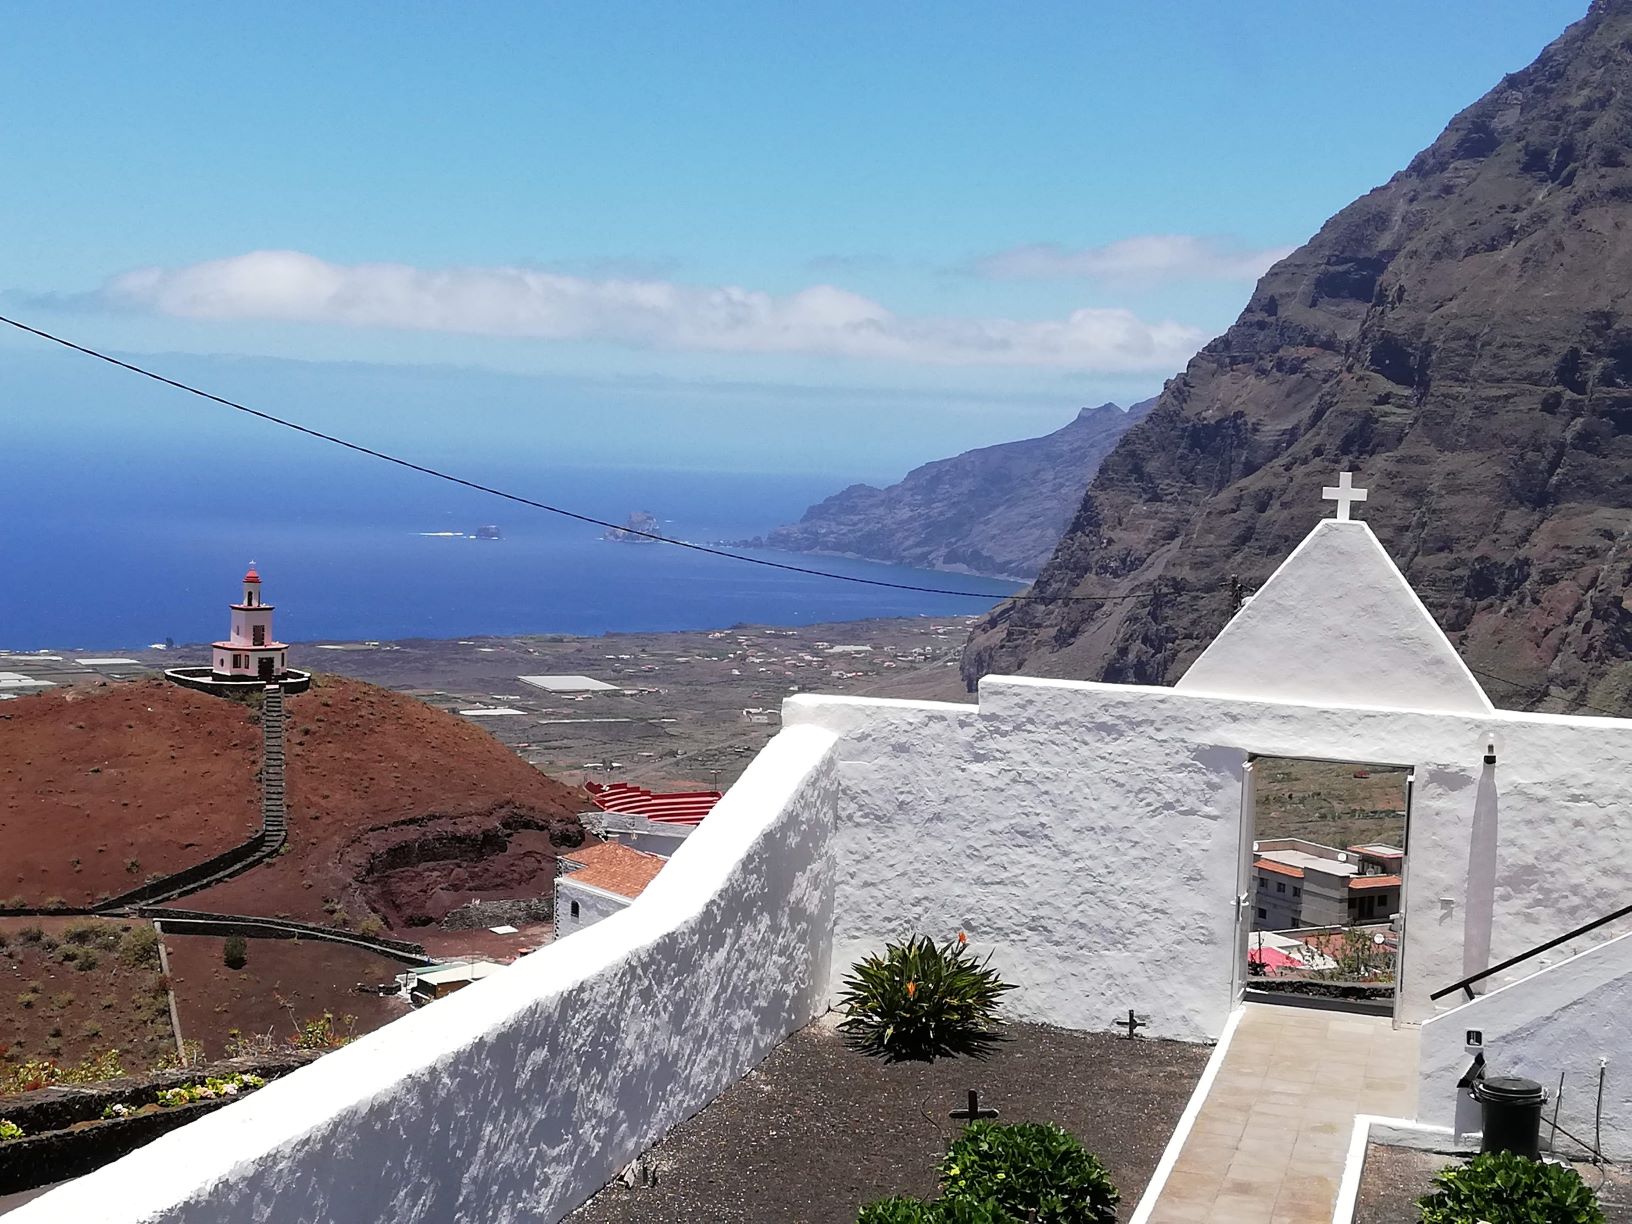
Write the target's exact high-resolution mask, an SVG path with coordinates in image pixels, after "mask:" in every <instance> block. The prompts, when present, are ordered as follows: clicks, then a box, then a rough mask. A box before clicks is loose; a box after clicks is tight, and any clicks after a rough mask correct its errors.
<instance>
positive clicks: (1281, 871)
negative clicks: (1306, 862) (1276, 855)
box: [1252, 858, 1303, 880]
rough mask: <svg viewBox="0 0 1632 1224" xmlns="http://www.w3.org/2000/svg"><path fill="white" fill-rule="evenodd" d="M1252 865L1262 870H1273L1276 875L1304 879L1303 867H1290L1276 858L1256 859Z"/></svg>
mask: <svg viewBox="0 0 1632 1224" xmlns="http://www.w3.org/2000/svg"><path fill="white" fill-rule="evenodd" d="M1252 865H1253V866H1254V867H1256V868H1258V870H1260V871H1273V872H1274V873H1275V874H1276V875H1284V876H1291V877H1292V878H1293V879H1294V880H1301V879H1303V868H1302V867H1288V866H1287V865H1286V864H1285V863H1277V862H1276V861H1275V860H1274V859H1262V858H1261V859H1254V860H1253V863H1252Z"/></svg>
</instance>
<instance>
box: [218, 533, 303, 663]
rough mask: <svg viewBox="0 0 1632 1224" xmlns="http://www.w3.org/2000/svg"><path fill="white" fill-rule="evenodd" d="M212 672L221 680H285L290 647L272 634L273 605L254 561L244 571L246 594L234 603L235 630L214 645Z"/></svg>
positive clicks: (233, 619)
mask: <svg viewBox="0 0 1632 1224" xmlns="http://www.w3.org/2000/svg"><path fill="white" fill-rule="evenodd" d="M211 649H212V651H213V662H212V665H211V667H210V674H211V676H212V677H213V678H214V679H217V680H264V681H266V682H268V683H270V682H272V681H274V680H282V679H283V678H284V676H285V674H286V673H287V672H288V670H289V669H288V654H289V647H288V645H287V644H286V643H284V642H280V641H278V640H277V639H276V638H274V637H273V636H272V605H271V604H269V603H266V602H265V601H264V600H263V599H262V598H261V576H260V575H259V574H257V573H256V572H255V564H254V562H251V563H250V566H249V572H248V573H247V574H245V575H244V598H243V601H242V602H240V603H235V604H233V605H232V632H231V633H230V634H228V636H227V639H226V641H224V642H215V643H213V644H212V647H211Z"/></svg>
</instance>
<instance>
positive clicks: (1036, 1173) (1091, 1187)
mask: <svg viewBox="0 0 1632 1224" xmlns="http://www.w3.org/2000/svg"><path fill="white" fill-rule="evenodd" d="M941 1190H942V1193H943V1194H944V1195H945V1197H946V1198H947V1199H962V1200H964V1201H966V1202H975V1203H985V1202H992V1203H995V1204H997V1205H998V1206H999V1207H1001V1208H1002V1209H1003V1210H1005V1211H1007V1212H1008V1213H1009V1214H1010V1215H1012V1216H1014V1217H1015V1218H1016V1219H1018V1220H1026V1221H1032V1222H1034V1224H1116V1205H1117V1203H1118V1201H1119V1200H1120V1199H1121V1197H1122V1196H1121V1195H1120V1194H1118V1193H1117V1190H1116V1187H1115V1186H1114V1185H1112V1184H1111V1178H1110V1175H1109V1174H1108V1173H1106V1172H1105V1166H1104V1165H1102V1164H1100V1163H1099V1161H1098V1160H1097V1159H1096V1158H1095V1157H1094V1156H1093V1155H1092V1154H1091V1153H1090V1152H1088V1151H1087V1150H1086V1149H1085V1148H1084V1147H1083V1146H1082V1144H1080V1143H1078V1142H1077V1141H1076V1140H1075V1139H1074V1138H1072V1137H1071V1136H1070V1135H1069V1134H1067V1133H1066V1132H1065V1131H1063V1130H1061V1129H1060V1128H1059V1127H1058V1126H1053V1125H1049V1124H1046V1123H1041V1122H1018V1123H1013V1124H1009V1125H1004V1124H1000V1123H997V1122H974V1123H971V1124H970V1125H969V1126H967V1127H965V1128H964V1131H963V1134H961V1135H959V1136H958V1138H957V1139H955V1140H953V1142H952V1146H951V1147H950V1148H948V1149H947V1152H946V1159H945V1160H943V1161H942V1162H941Z"/></svg>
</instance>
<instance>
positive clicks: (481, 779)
mask: <svg viewBox="0 0 1632 1224" xmlns="http://www.w3.org/2000/svg"><path fill="white" fill-rule="evenodd" d="M285 709H286V723H285V758H286V761H287V766H286V769H287V776H286V792H287V796H288V809H289V810H288V824H289V840H288V843H287V846H286V847H285V849H284V851H283V852H282V853H281V854H279V855H277V856H275V857H274V858H272V859H270V860H268V861H267V862H265V863H262V864H260V865H258V866H256V867H253V868H251V869H250V870H249V871H247V872H246V873H245V874H243V875H241V876H238V877H237V878H235V879H231V880H228V881H226V882H224V883H222V884H218V885H215V886H214V887H212V888H209V889H206V890H204V891H201V892H197V893H193V894H191V895H189V896H186V897H182V898H179V899H177V900H176V901H175V902H173V903H172V904H174V905H177V906H181V907H184V908H189V909H203V910H215V911H219V912H230V913H244V914H257V915H264V916H280V915H281V916H286V917H290V918H296V919H301V920H304V921H308V922H319V923H326V924H329V925H342V926H346V925H349V926H352V927H354V928H367V927H369V926H371V925H372V924H371V923H370V918H371V916H372V917H373V918H375V919H377V920H379V921H380V924H381V925H383V926H384V927H387V928H391V929H394V930H395V931H396V932H397V933H398V934H411V932H409V931H407V930H405V928H409V927H414V926H422V925H426V924H428V923H431V922H435V921H438V920H439V919H441V918H442V917H443V916H444V915H445V914H446V913H447V912H448V911H449V910H451V909H453V908H455V907H456V906H459V905H462V904H464V903H465V902H467V901H470V900H483V899H501V898H502V899H510V898H516V897H537V898H545V897H548V896H549V895H550V892H551V889H552V886H553V877H554V873H555V855H556V850H557V848H558V847H563V846H576V845H578V844H580V843H581V842H582V840H583V830H582V827H581V826H580V825H579V823H578V816H577V814H578V812H579V811H581V810H583V809H584V808H585V807H586V806H587V805H586V802H585V801H584V799H583V798H582V796H580V795H579V794H578V793H577V792H576V791H574V790H572V789H570V788H568V787H566V786H564V785H562V784H561V783H559V782H556V781H555V780H553V779H551V778H549V777H547V776H546V775H544V774H542V773H540V772H539V771H538V770H536V769H534V768H533V767H532V766H530V765H528V764H527V763H526V762H525V761H523V760H521V759H520V758H519V757H517V756H516V755H515V754H514V753H512V752H511V751H510V750H509V749H507V748H506V747H505V746H504V745H503V744H501V743H499V742H498V741H497V740H495V739H494V738H493V737H492V736H490V735H488V734H487V732H485V731H483V730H481V729H480V728H478V727H475V726H473V725H471V724H469V723H467V722H465V721H463V720H461V719H459V718H458V717H456V716H454V715H451V714H446V713H443V712H442V711H440V710H436V709H433V708H431V707H430V706H428V705H425V704H424V703H423V702H420V701H417V700H415V699H414V698H412V697H407V696H404V695H402V694H400V693H394V692H390V691H389V690H386V689H381V688H377V687H375V686H373V685H370V684H365V683H363V682H361V681H357V680H347V679H341V678H338V677H327V676H320V677H318V678H317V679H316V680H315V682H314V684H313V687H312V689H311V691H310V692H307V693H304V694H302V695H300V696H297V697H290V698H286V700H285ZM8 716H9V721H0V839H3V843H4V844H5V845H6V846H7V849H8V854H7V856H6V864H7V865H6V867H5V868H4V869H3V873H0V881H3V880H4V875H6V874H10V875H16V874H19V873H20V874H21V876H22V879H21V880H20V881H17V882H15V883H11V882H3V883H0V897H3V896H5V895H6V894H7V893H9V892H16V893H19V894H21V895H23V896H24V897H25V898H26V899H27V900H28V901H29V902H30V903H33V904H39V903H41V902H43V901H44V900H45V899H46V898H48V897H62V898H64V899H66V900H67V901H69V902H70V903H71V904H72V903H75V902H84V901H86V900H89V899H90V898H91V897H93V896H95V895H96V894H97V893H99V892H118V891H121V890H123V889H125V888H129V887H131V886H133V885H134V884H137V883H140V882H141V877H143V876H145V875H147V874H149V873H150V872H152V871H161V872H168V871H174V870H177V869H179V868H181V867H184V866H187V865H189V864H191V863H194V862H197V861H200V860H202V859H205V858H208V857H209V856H210V855H212V854H214V853H217V852H219V851H220V850H223V849H226V848H227V847H228V846H231V845H233V844H236V843H237V842H240V841H242V840H244V838H246V837H247V836H249V835H251V834H252V833H253V832H254V831H255V830H256V829H257V828H258V827H259V789H258V784H257V781H256V774H257V771H258V769H259V767H260V730H259V726H258V717H257V715H256V712H255V710H254V708H253V707H251V706H245V705H242V704H239V703H237V702H234V701H229V700H227V699H224V698H219V697H211V696H208V695H205V694H201V693H195V692H191V691H189V690H186V689H182V688H178V687H175V686H173V685H168V684H164V683H162V682H158V681H153V682H143V683H141V684H133V685H122V686H114V687H110V688H106V689H102V688H99V689H95V690H81V691H80V692H79V693H73V692H68V693H62V694H50V695H47V696H44V697H27V698H22V699H20V700H17V701H13V702H7V703H6V708H5V709H4V710H3V711H0V719H7V718H8ZM19 732H21V733H19ZM98 762H102V770H103V772H102V773H100V774H93V773H90V772H89V770H90V769H91V768H92V767H93V765H94V764H95V763H98ZM114 765H116V766H117V773H116V775H115V776H114V777H113V778H109V777H107V776H106V775H107V774H108V773H109V771H110V768H111V767H112V766H114ZM126 802H128V803H129V804H130V807H128V808H126V807H121V806H120V805H121V804H122V803H126ZM69 817H72V819H70V818H69ZM103 845H106V846H107V849H106V850H105V851H102V852H99V851H98V847H100V846H103ZM14 846H15V847H20V848H21V849H22V850H23V851H24V852H25V854H26V858H19V861H18V865H17V867H16V868H15V869H13V868H12V867H11V865H10V864H11V861H12V859H13V858H14V857H16V856H14V854H13V853H11V851H12V849H13V847H14ZM75 858H78V859H79V860H81V863H80V865H79V866H78V868H77V870H76V867H75V866H74V865H73V860H74V859H75ZM127 858H136V859H139V860H140V865H141V870H140V873H139V874H131V873H126V872H125V870H124V863H125V860H126V859H127ZM102 859H107V860H109V867H108V868H104V867H103V865H102V864H101V863H100V862H98V863H97V869H96V871H95V873H94V874H93V871H92V861H93V860H102ZM25 886H26V887H25Z"/></svg>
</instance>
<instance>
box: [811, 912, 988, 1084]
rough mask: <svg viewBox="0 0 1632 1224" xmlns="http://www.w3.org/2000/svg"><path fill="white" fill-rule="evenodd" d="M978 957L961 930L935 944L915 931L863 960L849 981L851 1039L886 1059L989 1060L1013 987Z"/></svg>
mask: <svg viewBox="0 0 1632 1224" xmlns="http://www.w3.org/2000/svg"><path fill="white" fill-rule="evenodd" d="M990 960H991V957H990V955H988V956H987V958H986V960H983V961H981V960H976V959H975V955H974V953H973V952H971V951H970V950H969V943H968V940H967V939H966V938H965V937H964V935H963V933H962V932H961V931H960V932H959V933H958V936H957V938H956V939H949V940H947V941H946V943H944V944H936V943H935V942H934V941H933V940H931V939H930V938H929V937H928V936H924V935H914V936H912V937H911V938H910V939H908V940H907V941H906V942H905V943H899V944H887V945H885V948H884V952H883V954H882V955H878V954H876V953H875V954H874V955H872V956H868V957H865V958H863V959H862V960H860V961H857V962H856V964H855V965H854V966H852V967H851V970H850V974H849V976H848V977H846V978H845V980H844V990H843V993H842V994H841V995H840V997H839V1009H840V1011H842V1012H843V1013H844V1017H845V1018H844V1019H843V1020H842V1021H841V1022H840V1024H839V1031H840V1032H842V1033H843V1034H844V1035H845V1037H846V1039H847V1040H849V1042H850V1044H851V1045H852V1046H854V1047H855V1048H856V1049H858V1050H860V1051H862V1053H864V1054H869V1055H872V1056H874V1057H876V1058H882V1059H884V1061H885V1062H933V1061H934V1060H935V1059H937V1058H946V1057H951V1056H955V1055H959V1054H969V1055H973V1056H974V1057H977V1058H979V1057H983V1056H984V1055H986V1054H989V1053H991V1050H992V1047H993V1046H994V1045H995V1044H996V1043H997V1042H998V1041H1000V1040H1001V1039H1002V1038H1001V1035H1000V1034H999V1033H998V1031H997V1023H998V1015H997V1005H998V1000H999V999H1000V998H1001V997H1002V995H1003V994H1004V992H1006V991H1009V990H1013V989H1014V987H1013V986H1012V985H1010V984H1009V983H1007V982H1005V981H1003V980H1002V979H1001V978H1000V977H999V976H998V975H997V971H996V970H995V969H992V968H991V967H990V964H989V963H988V962H990Z"/></svg>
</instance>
